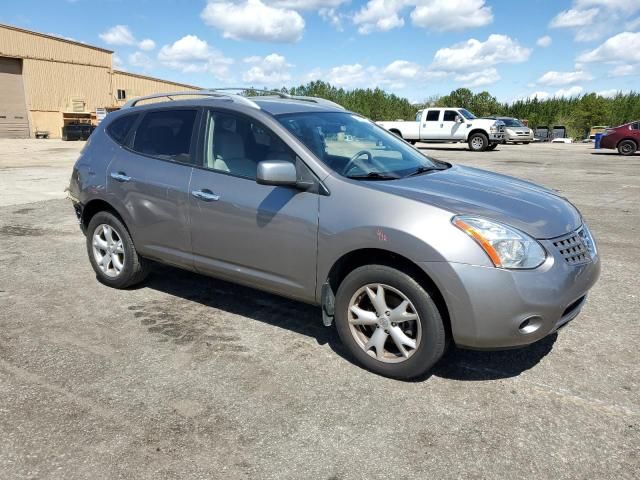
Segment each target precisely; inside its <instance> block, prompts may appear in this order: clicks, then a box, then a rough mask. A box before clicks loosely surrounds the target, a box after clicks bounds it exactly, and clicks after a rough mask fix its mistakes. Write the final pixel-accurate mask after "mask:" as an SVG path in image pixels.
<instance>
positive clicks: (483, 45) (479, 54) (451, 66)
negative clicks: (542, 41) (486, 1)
mask: <svg viewBox="0 0 640 480" xmlns="http://www.w3.org/2000/svg"><path fill="white" fill-rule="evenodd" d="M530 54H531V49H530V48H525V47H522V46H521V45H520V44H519V43H518V42H517V41H515V40H512V39H511V38H510V37H508V36H506V35H498V34H492V35H490V36H489V38H488V39H487V40H486V41H485V42H481V41H480V40H476V39H475V38H471V39H469V40H467V41H466V42H461V43H457V44H455V45H453V46H451V47H446V48H441V49H440V50H438V51H437V52H436V54H435V56H434V60H433V63H432V64H431V66H430V67H429V68H430V69H431V70H441V71H447V72H465V71H467V72H469V71H477V70H478V69H483V70H484V69H486V68H488V67H493V66H495V65H497V64H499V63H520V62H524V61H526V60H527V59H528V58H529V55H530Z"/></svg>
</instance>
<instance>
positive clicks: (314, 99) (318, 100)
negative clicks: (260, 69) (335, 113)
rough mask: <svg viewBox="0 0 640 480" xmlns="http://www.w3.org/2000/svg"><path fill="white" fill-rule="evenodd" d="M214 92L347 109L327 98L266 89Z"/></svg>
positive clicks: (240, 88) (214, 90)
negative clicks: (272, 97) (274, 98)
mask: <svg viewBox="0 0 640 480" xmlns="http://www.w3.org/2000/svg"><path fill="white" fill-rule="evenodd" d="M210 90H211V91H213V92H220V91H222V92H224V91H228V90H240V91H242V92H246V93H253V92H256V93H266V94H267V95H249V96H248V97H245V98H260V97H261V96H269V95H273V96H277V97H280V98H285V99H287V100H300V101H303V102H311V103H317V104H321V105H328V106H331V107H335V108H341V109H342V110H344V109H345V108H344V107H343V106H342V105H340V104H338V103H336V102H332V101H331V100H327V99H325V98H321V97H309V96H305V95H291V94H290V93H284V92H281V91H279V90H264V89H260V88H247V87H226V88H212V89H210Z"/></svg>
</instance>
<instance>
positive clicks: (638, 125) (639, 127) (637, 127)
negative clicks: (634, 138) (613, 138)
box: [631, 122, 640, 130]
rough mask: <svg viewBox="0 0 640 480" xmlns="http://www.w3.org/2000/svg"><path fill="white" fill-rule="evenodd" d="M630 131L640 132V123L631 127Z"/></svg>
mask: <svg viewBox="0 0 640 480" xmlns="http://www.w3.org/2000/svg"><path fill="white" fill-rule="evenodd" d="M631 130H640V122H636V123H634V124H632V125H631Z"/></svg>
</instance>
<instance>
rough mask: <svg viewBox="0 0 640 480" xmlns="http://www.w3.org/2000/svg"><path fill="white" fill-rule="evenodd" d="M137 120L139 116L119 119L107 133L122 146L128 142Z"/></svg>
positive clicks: (112, 123)
mask: <svg viewBox="0 0 640 480" xmlns="http://www.w3.org/2000/svg"><path fill="white" fill-rule="evenodd" d="M137 118H138V114H135V115H125V116H124V117H120V118H117V119H115V120H114V121H113V122H111V124H110V125H109V126H108V127H107V133H108V134H109V136H110V137H111V138H113V139H114V140H115V141H116V142H117V143H119V144H120V145H122V144H124V142H125V141H126V140H127V137H128V136H129V132H130V131H131V127H133V124H134V123H136V120H137Z"/></svg>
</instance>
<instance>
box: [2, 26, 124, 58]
mask: <svg viewBox="0 0 640 480" xmlns="http://www.w3.org/2000/svg"><path fill="white" fill-rule="evenodd" d="M0 28H6V29H9V30H14V31H16V32H22V33H27V34H29V35H36V36H38V37H43V38H49V39H51V40H57V41H58V42H64V43H70V44H71V45H76V46H79V47H85V48H91V49H92V50H98V51H100V52H105V53H113V50H107V49H106V48H100V47H96V46H95V45H89V44H87V43H82V42H78V41H76V40H69V39H68V38H63V37H58V36H55V35H50V34H47V33H40V32H34V31H33V30H26V29H24V28H20V27H14V26H13V25H6V24H4V23H0Z"/></svg>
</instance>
